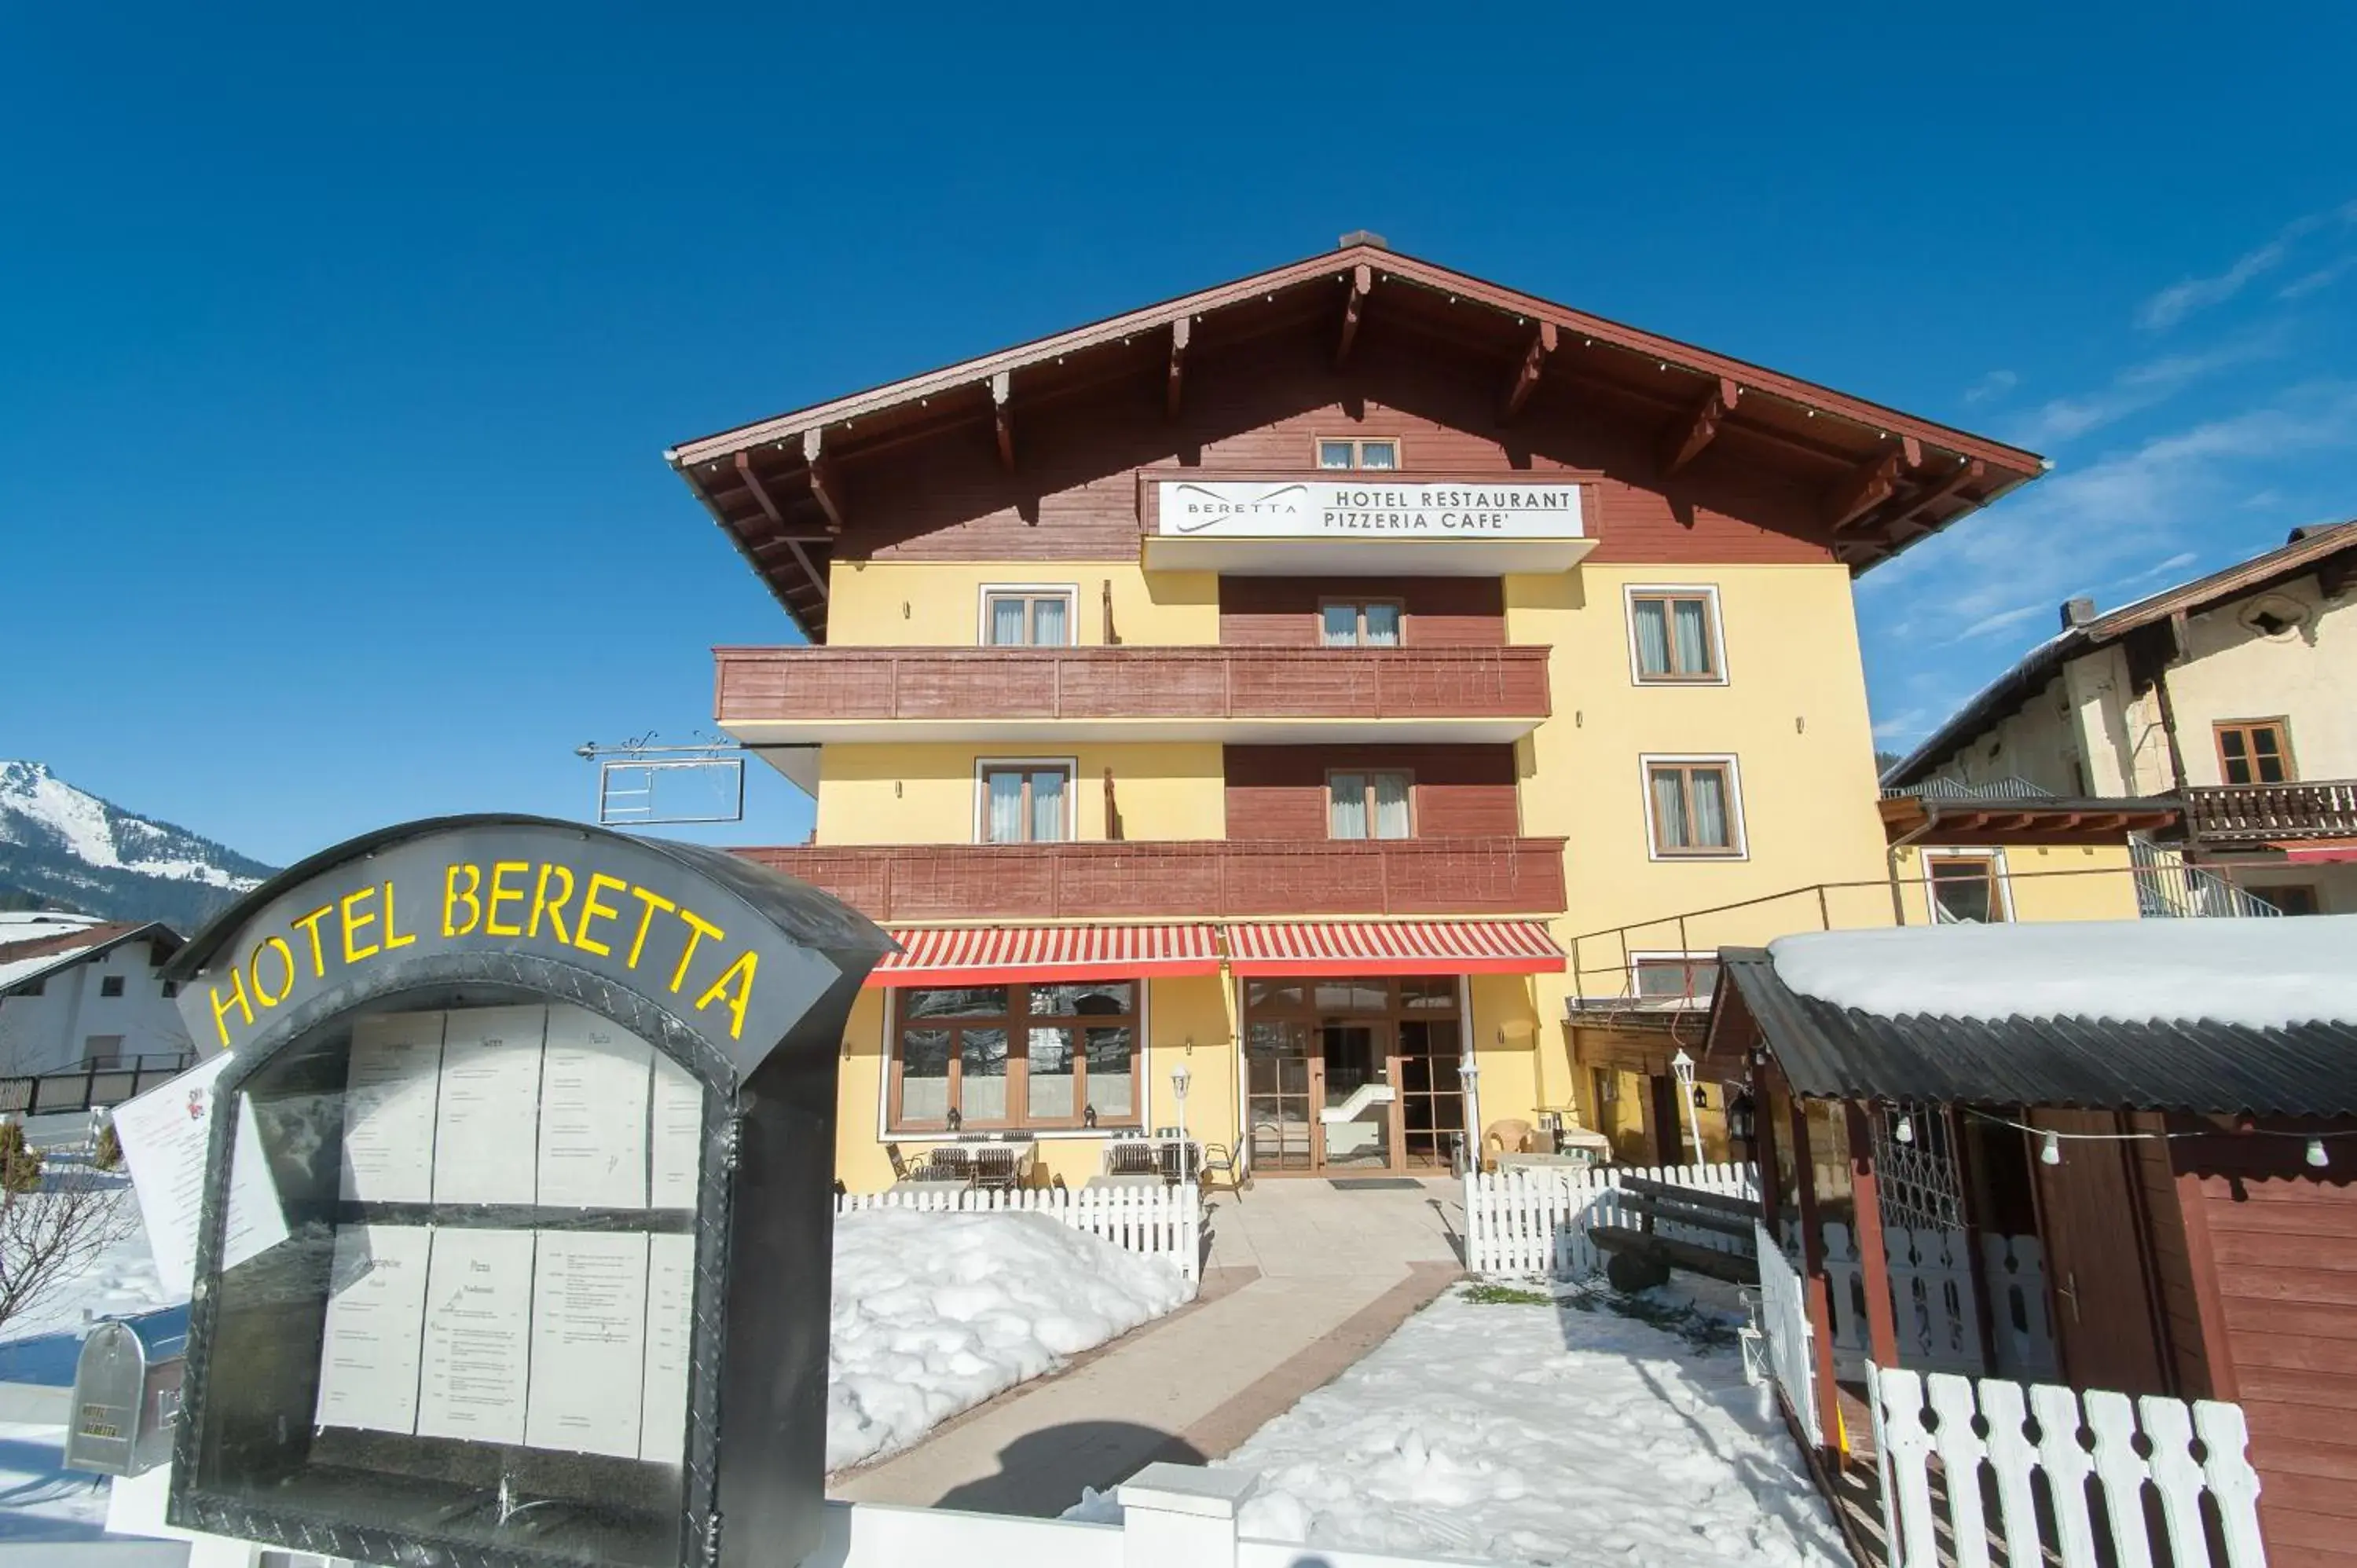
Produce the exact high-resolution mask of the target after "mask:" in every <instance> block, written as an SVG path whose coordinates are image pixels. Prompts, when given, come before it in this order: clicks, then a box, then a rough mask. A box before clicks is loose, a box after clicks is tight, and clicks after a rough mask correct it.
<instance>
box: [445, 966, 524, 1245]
mask: <svg viewBox="0 0 2357 1568" xmlns="http://www.w3.org/2000/svg"><path fill="white" fill-rule="evenodd" d="M547 1023H548V1009H547V1008H545V1007H470V1008H465V1009H461V1010H459V1011H456V1012H453V1013H451V1014H450V1015H449V1019H448V1022H447V1025H446V1026H445V1028H444V1035H443V1041H442V1080H441V1099H440V1102H439V1103H438V1104H437V1105H436V1109H435V1116H434V1201H435V1202H436V1203H525V1204H528V1203H531V1202H532V1201H533V1193H534V1160H533V1148H534V1144H535V1139H534V1131H535V1129H536V1128H537V1127H538V1125H539V1121H540V1047H541V1036H542V1034H543V1032H544V1030H545V1028H546V1027H547Z"/></svg>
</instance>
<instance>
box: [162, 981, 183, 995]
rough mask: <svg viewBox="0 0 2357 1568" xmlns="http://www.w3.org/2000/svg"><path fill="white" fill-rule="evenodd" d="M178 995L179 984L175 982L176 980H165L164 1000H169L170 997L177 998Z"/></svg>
mask: <svg viewBox="0 0 2357 1568" xmlns="http://www.w3.org/2000/svg"><path fill="white" fill-rule="evenodd" d="M179 993H180V983H179V982H178V981H177V980H167V981H166V982H165V983H164V995H165V996H166V998H167V999H168V998H171V997H174V996H178V994H179Z"/></svg>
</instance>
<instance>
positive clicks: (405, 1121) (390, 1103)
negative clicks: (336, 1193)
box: [343, 1013, 442, 1203]
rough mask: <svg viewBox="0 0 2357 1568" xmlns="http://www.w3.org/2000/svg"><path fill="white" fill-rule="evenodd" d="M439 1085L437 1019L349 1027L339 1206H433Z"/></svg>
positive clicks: (415, 1017)
mask: <svg viewBox="0 0 2357 1568" xmlns="http://www.w3.org/2000/svg"><path fill="white" fill-rule="evenodd" d="M441 1078H442V1015H441V1014H439V1013H389V1014H381V1015H378V1016H376V1017H373V1018H363V1019H361V1021H360V1022H359V1023H357V1024H355V1025H354V1026H352V1049H351V1058H350V1066H349V1068H348V1069H347V1070H346V1075H345V1079H344V1156H343V1167H344V1168H343V1197H344V1200H345V1201H346V1202H348V1203H431V1202H433V1201H434V1106H435V1101H436V1100H437V1099H438V1098H439V1094H438V1090H439V1089H440V1086H441Z"/></svg>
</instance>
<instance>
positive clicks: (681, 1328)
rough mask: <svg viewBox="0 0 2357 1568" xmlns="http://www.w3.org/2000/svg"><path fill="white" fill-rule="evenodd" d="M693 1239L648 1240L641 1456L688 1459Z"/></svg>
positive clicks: (673, 1461) (671, 1461) (670, 1461)
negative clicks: (688, 1381)
mask: <svg viewBox="0 0 2357 1568" xmlns="http://www.w3.org/2000/svg"><path fill="white" fill-rule="evenodd" d="M694 1306H695V1238H694V1237H693V1236H675V1235H668V1234H666V1235H655V1236H649V1237H648V1238H647V1368H646V1390H645V1392H644V1393H643V1394H642V1395H641V1396H640V1401H639V1412H640V1414H639V1457H640V1458H641V1459H647V1460H651V1461H652V1462H654V1463H655V1464H658V1465H677V1464H681V1463H683V1462H684V1461H685V1459H686V1457H687V1369H688V1364H689V1359H690V1356H691V1353H692V1350H693V1348H694Z"/></svg>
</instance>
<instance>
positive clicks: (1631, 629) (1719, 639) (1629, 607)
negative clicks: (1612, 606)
mask: <svg viewBox="0 0 2357 1568" xmlns="http://www.w3.org/2000/svg"><path fill="white" fill-rule="evenodd" d="M1663 594H1669V595H1674V596H1678V597H1681V598H1689V599H1691V598H1701V599H1706V600H1708V601H1709V604H1710V608H1709V610H1708V612H1707V614H1708V616H1709V618H1710V650H1711V652H1712V653H1713V654H1715V655H1716V656H1717V658H1716V660H1715V661H1716V662H1717V666H1718V673H1717V674H1716V675H1714V676H1711V677H1709V678H1707V679H1703V678H1692V677H1687V676H1682V675H1661V676H1648V675H1647V674H1646V673H1645V661H1644V658H1643V656H1642V655H1641V653H1640V652H1639V651H1638V648H1637V600H1638V599H1639V598H1640V597H1645V598H1652V597H1655V596H1660V595H1663ZM1620 618H1621V620H1622V621H1623V622H1624V623H1625V624H1626V628H1627V631H1628V638H1629V684H1631V686H1650V687H1662V686H1724V685H1726V684H1727V627H1726V625H1725V623H1724V622H1723V621H1721V620H1720V618H1719V613H1718V588H1717V585H1714V584H1710V583H1630V584H1628V585H1625V586H1623V587H1622V588H1621V590H1620Z"/></svg>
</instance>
